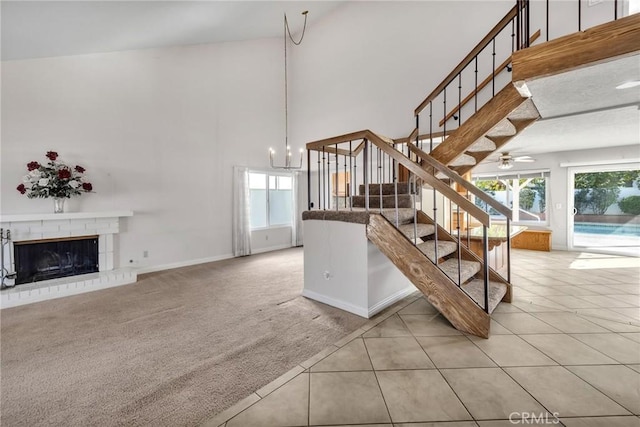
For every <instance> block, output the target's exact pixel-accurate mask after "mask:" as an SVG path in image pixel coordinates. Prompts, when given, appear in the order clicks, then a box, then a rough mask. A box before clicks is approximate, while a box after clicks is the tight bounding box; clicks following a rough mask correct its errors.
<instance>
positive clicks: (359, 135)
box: [306, 130, 370, 151]
mask: <svg viewBox="0 0 640 427" xmlns="http://www.w3.org/2000/svg"><path fill="white" fill-rule="evenodd" d="M367 132H370V131H368V130H360V131H358V132H351V133H347V134H344V135H338V136H334V137H332V138H326V139H319V140H317V141H313V142H309V143H307V145H306V148H307V150H317V151H322V147H328V146H330V145H336V144H341V143H343V142H349V141H357V140H360V139H365V138H366V137H367Z"/></svg>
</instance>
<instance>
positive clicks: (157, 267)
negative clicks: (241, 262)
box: [136, 254, 233, 274]
mask: <svg viewBox="0 0 640 427" xmlns="http://www.w3.org/2000/svg"><path fill="white" fill-rule="evenodd" d="M229 258H233V254H225V255H218V256H212V257H207V258H198V259H190V260H188V261H179V262H172V263H169V264H160V265H152V266H149V267H140V268H138V269H137V270H136V271H137V272H138V274H145V273H155V272H156V271H163V270H171V269H173V268H180V267H189V266H192V265H198V264H206V263H208V262H214V261H222V260H225V259H229Z"/></svg>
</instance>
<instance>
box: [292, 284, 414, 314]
mask: <svg viewBox="0 0 640 427" xmlns="http://www.w3.org/2000/svg"><path fill="white" fill-rule="evenodd" d="M415 291H416V288H415V287H414V286H408V287H406V288H404V289H402V290H400V291H398V292H396V293H394V294H393V295H390V296H388V297H387V298H385V299H383V300H382V301H380V302H378V303H376V304H375V305H373V306H372V307H369V308H367V307H359V306H357V305H353V304H351V303H348V302H346V301H341V300H338V299H335V298H331V297H328V296H326V295H321V294H319V293H317V292H314V291H310V290H308V289H303V290H302V296H303V297H306V298H309V299H312V300H315V301H318V302H321V303H323V304H327V305H330V306H332V307H336V308H339V309H340V310H344V311H348V312H349V313H353V314H356V315H358V316H360V317H364V318H366V319H370V318H371V317H373V316H375V315H376V314H377V313H380V312H381V311H382V310H384V309H385V308H387V307H389V306H391V305H393V304H395V303H396V302H398V301H400V300H401V299H403V298H405V297H407V296H408V295H411V294H412V293H414V292H415Z"/></svg>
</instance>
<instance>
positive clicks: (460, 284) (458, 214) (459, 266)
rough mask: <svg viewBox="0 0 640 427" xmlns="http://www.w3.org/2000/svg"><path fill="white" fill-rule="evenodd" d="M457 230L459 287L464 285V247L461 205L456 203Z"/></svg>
mask: <svg viewBox="0 0 640 427" xmlns="http://www.w3.org/2000/svg"><path fill="white" fill-rule="evenodd" d="M456 232H457V233H458V236H457V237H458V287H460V286H462V247H461V243H460V241H461V240H462V234H461V233H460V205H456Z"/></svg>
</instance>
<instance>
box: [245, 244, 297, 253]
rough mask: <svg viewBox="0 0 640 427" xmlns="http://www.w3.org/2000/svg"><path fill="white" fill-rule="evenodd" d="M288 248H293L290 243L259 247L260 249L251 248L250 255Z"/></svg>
mask: <svg viewBox="0 0 640 427" xmlns="http://www.w3.org/2000/svg"><path fill="white" fill-rule="evenodd" d="M289 248H293V246H291V244H290V243H289V244H286V245H278V246H269V247H268V248H260V249H255V250H254V249H252V250H251V255H255V254H261V253H264V252H272V251H279V250H281V249H289Z"/></svg>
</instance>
